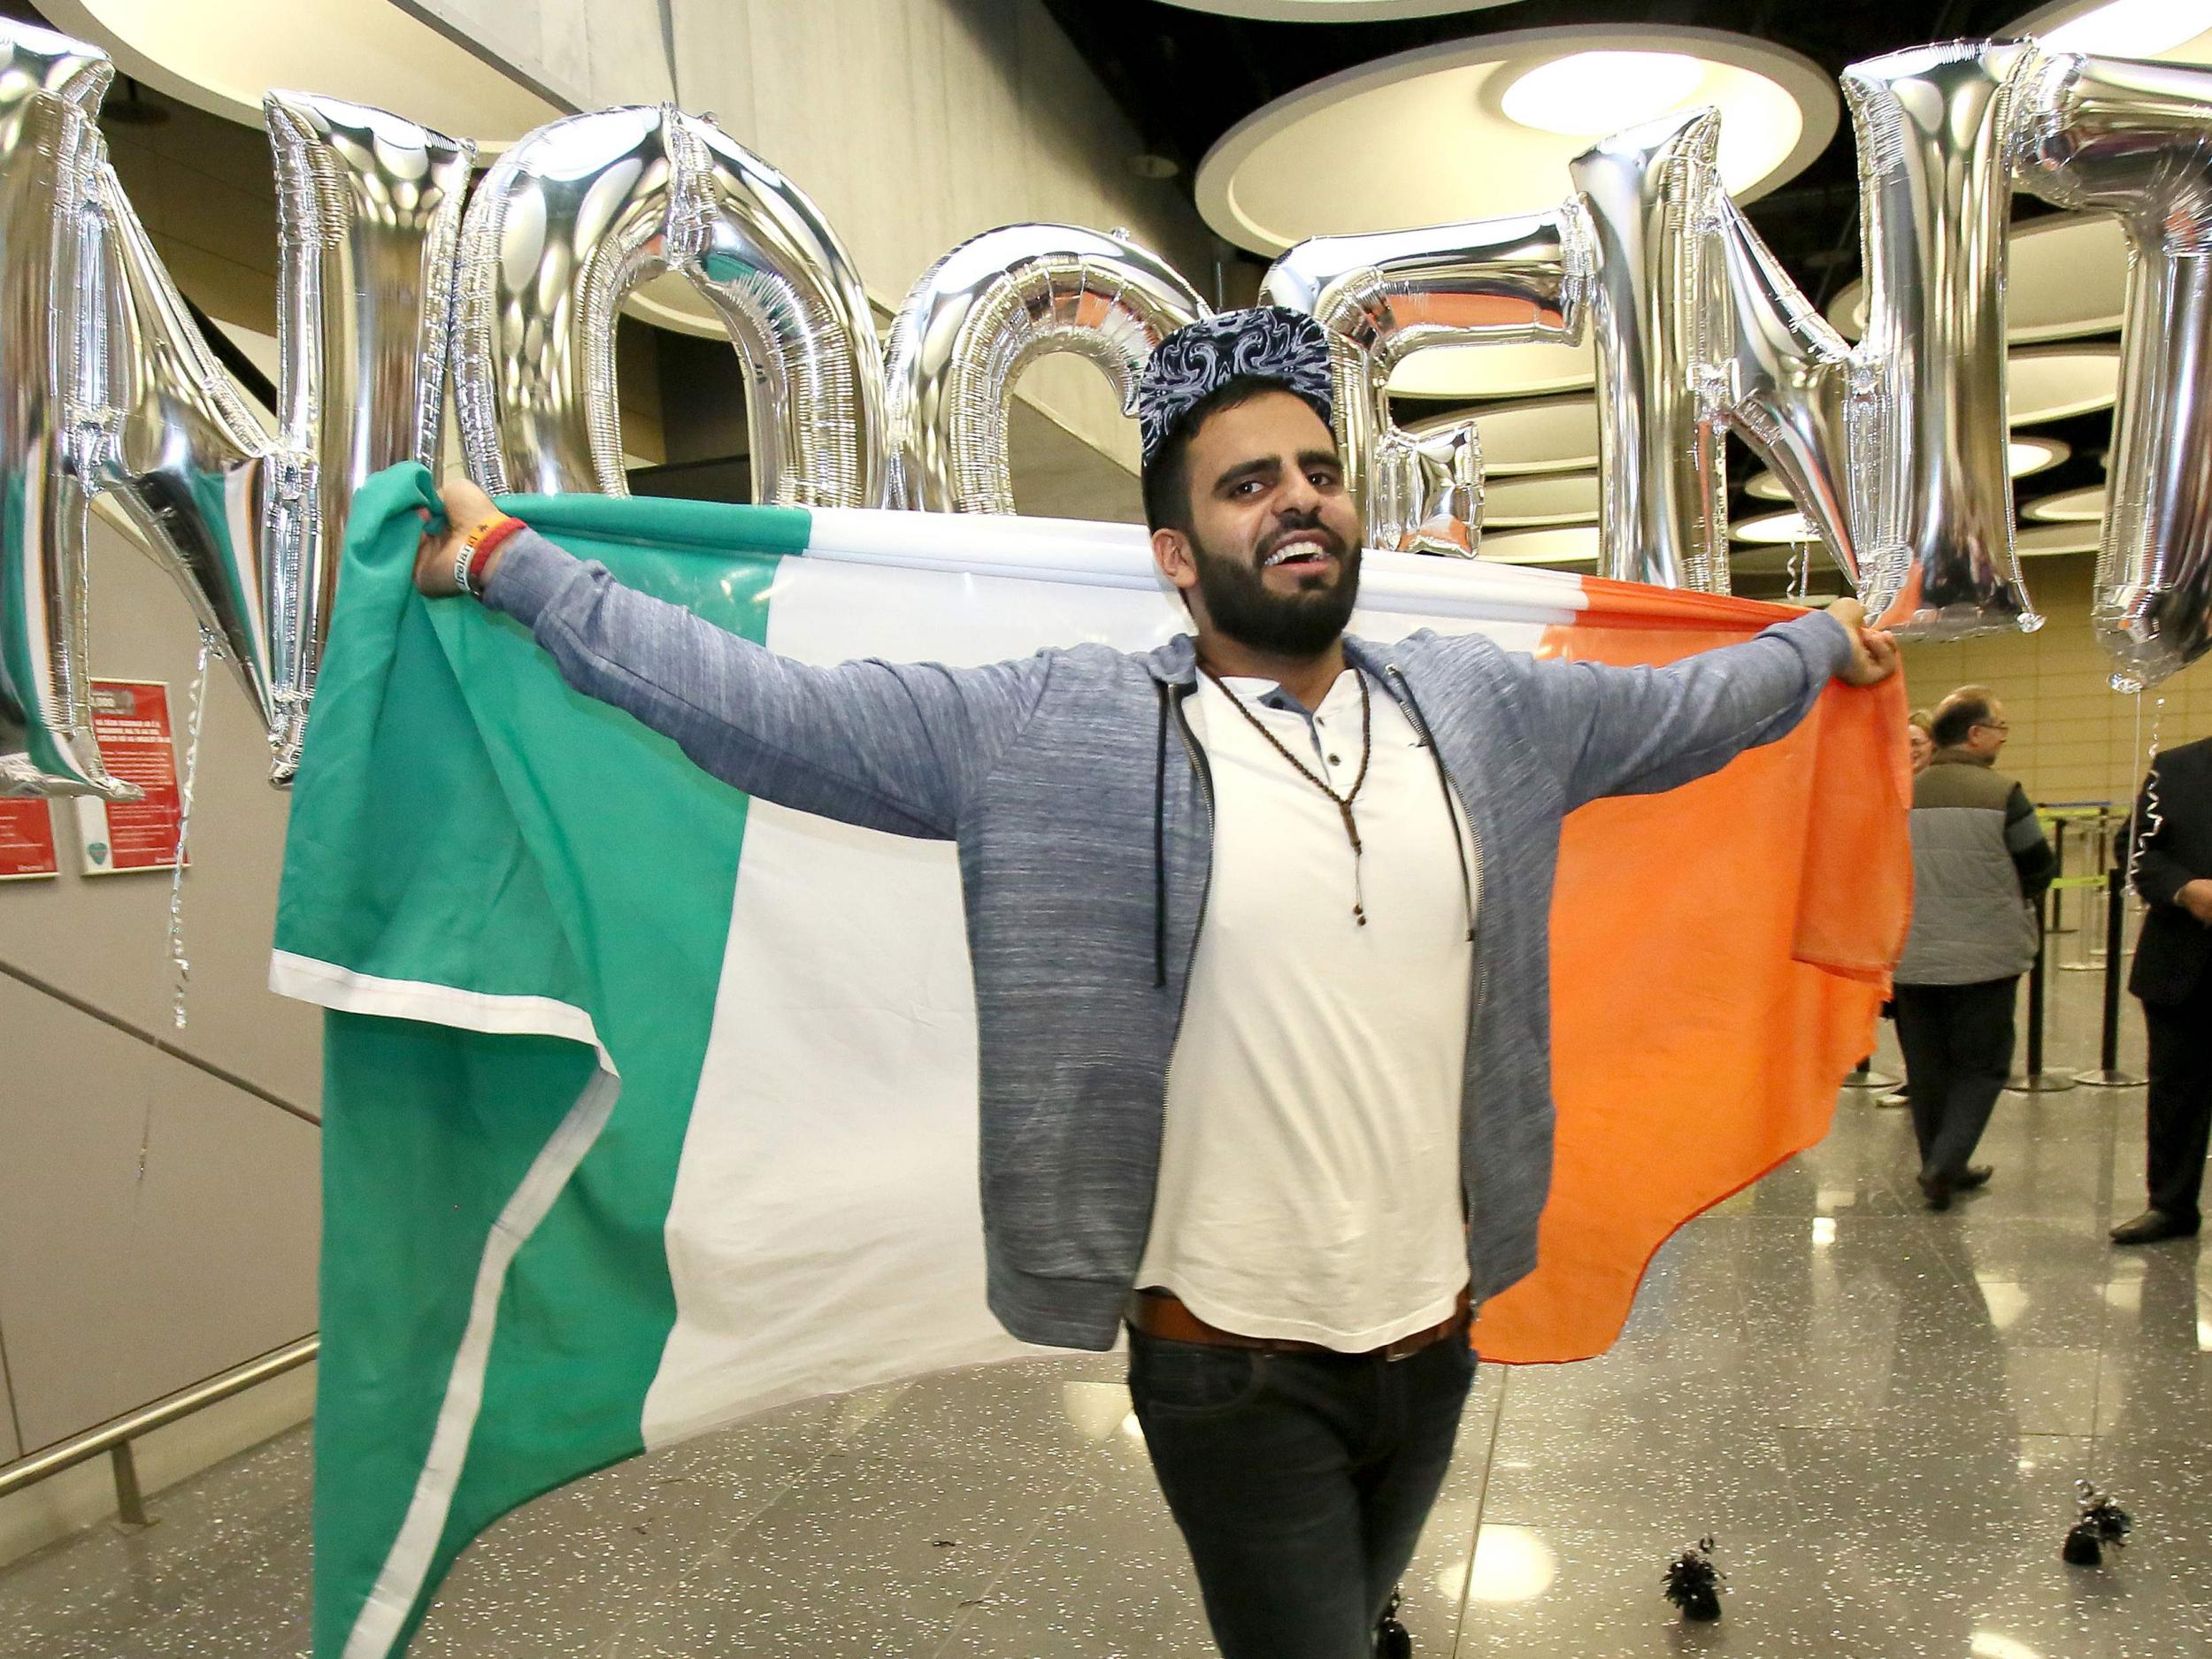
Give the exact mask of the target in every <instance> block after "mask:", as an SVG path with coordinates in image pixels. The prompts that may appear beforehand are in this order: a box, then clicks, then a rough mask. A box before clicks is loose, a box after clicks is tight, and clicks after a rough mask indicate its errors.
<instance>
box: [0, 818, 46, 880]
mask: <svg viewBox="0 0 2212 1659" xmlns="http://www.w3.org/2000/svg"><path fill="white" fill-rule="evenodd" d="M60 871H61V860H60V859H59V858H58V857H56V856H55V854H54V808H53V803H51V802H49V801H27V800H21V799H6V798H0V881H30V880H35V879H37V878H39V877H41V876H51V875H57V874H58V873H60Z"/></svg>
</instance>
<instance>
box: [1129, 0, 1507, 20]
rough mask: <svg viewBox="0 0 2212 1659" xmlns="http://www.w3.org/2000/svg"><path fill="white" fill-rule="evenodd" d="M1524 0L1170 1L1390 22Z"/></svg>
mask: <svg viewBox="0 0 2212 1659" xmlns="http://www.w3.org/2000/svg"><path fill="white" fill-rule="evenodd" d="M1520 3H1521V0H1167V4H1170V5H1171V6H1180V7H1182V9H1183V10H1184V11H1186V12H1211V13H1212V14H1213V15H1214V16H1216V17H1217V18H1249V19H1252V20H1253V21H1254V22H1256V23H1389V22H1394V21H1395V20H1396V19H1400V18H1434V17H1441V16H1443V15H1444V13H1446V12H1484V11H1487V10H1489V9H1490V8H1492V7H1494V6H1509V5H1518V4H1520Z"/></svg>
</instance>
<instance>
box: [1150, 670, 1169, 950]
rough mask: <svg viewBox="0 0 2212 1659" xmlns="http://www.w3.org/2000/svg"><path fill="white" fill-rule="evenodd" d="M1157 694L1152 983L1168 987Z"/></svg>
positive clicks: (1163, 774) (1163, 741) (1163, 740)
mask: <svg viewBox="0 0 2212 1659" xmlns="http://www.w3.org/2000/svg"><path fill="white" fill-rule="evenodd" d="M1153 685H1154V687H1155V689H1156V690H1157V691H1158V692H1159V694H1160V731H1159V736H1158V741H1156V743H1155V744H1154V746H1153V751H1152V983H1153V986H1154V987H1155V988H1157V989H1164V988H1165V987H1166V986H1167V700H1168V695H1169V694H1168V688H1167V683H1166V682H1165V681H1164V680H1155V681H1154V682H1153Z"/></svg>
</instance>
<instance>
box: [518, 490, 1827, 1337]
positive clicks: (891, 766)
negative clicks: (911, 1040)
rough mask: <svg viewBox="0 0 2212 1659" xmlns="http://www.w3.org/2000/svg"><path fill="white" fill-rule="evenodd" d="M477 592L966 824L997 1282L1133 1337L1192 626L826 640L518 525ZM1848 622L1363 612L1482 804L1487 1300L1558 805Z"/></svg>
mask: <svg viewBox="0 0 2212 1659" xmlns="http://www.w3.org/2000/svg"><path fill="white" fill-rule="evenodd" d="M485 600H486V602H487V603H488V604H490V605H491V606H492V607H493V608H494V609H495V610H499V611H505V612H507V613H508V614H510V615H511V616H513V617H515V618H518V619H519V620H521V621H522V622H524V623H525V624H526V625H528V626H530V628H531V629H532V630H533V632H534V634H535V636H536V638H537V640H538V641H539V643H540V644H541V645H542V646H543V647H544V648H545V649H546V650H548V651H549V652H550V653H551V655H552V657H553V658H554V660H555V662H556V663H557V664H558V665H559V668H560V672H561V673H562V675H563V677H564V678H565V680H567V681H568V682H569V684H571V685H572V686H573V687H576V688H577V689H579V690H580V691H583V692H585V693H587V694H588V695H593V696H595V697H599V698H602V699H603V700H605V701H607V702H609V703H613V704H615V705H616V706H618V707H619V708H622V709H626V710H628V711H629V712H630V713H632V714H634V716H636V717H637V718H639V719H640V720H641V721H643V722H644V723H645V724H646V725H647V726H651V727H653V728H654V729H656V730H657V731H660V732H663V733H666V734H667V735H668V736H669V737H671V738H672V739H674V740H675V741H676V742H677V743H678V744H679V745H680V747H681V748H682V749H683V750H684V752H685V753H686V754H687V755H689V756H690V757H692V759H694V760H695V761H696V762H698V764H700V765H701V766H703V767H704V768H705V769H706V770H707V771H708V772H711V773H713V774H714V775H715V776H716V777H718V778H721V779H723V780H726V781H727V782H729V783H731V784H733V785H734V786H736V787H738V788H740V789H743V790H745V791H747V792H749V794H752V795H757V796H759V797H760V798H761V799H763V800H766V801H772V802H776V803H780V804H782V805H784V806H787V807H790V808H794V809H795V810H800V811H806V812H815V813H819V814H822V815H823V816H826V817H828V818H838V819H841V820H843V821H845V822H847V823H850V824H857V825H862V826H867V827H869V828H872V829H879V830H887V831H889V832H891V833H894V834H900V835H913V836H920V837H925V838H928V839H933V840H939V841H952V842H954V843H955V844H956V847H957V849H958V853H959V862H960V872H961V879H962V887H963V896H964V905H965V909H966V915H967V933H968V947H969V952H970V956H971V958H972V964H973V968H974V975H975V996H976V1020H977V1034H978V1040H979V1082H980V1095H981V1102H980V1104H981V1113H982V1117H981V1125H980V1134H981V1163H982V1171H981V1176H982V1198H983V1220H984V1230H985V1249H986V1254H987V1262H988V1286H989V1292H988V1294H989V1297H990V1304H991V1308H992V1310H993V1312H994V1313H995V1314H996V1315H997V1317H998V1318H999V1319H1000V1321H1001V1322H1002V1324H1003V1325H1005V1326H1006V1328H1007V1329H1008V1330H1009V1331H1010V1332H1011V1333H1013V1334H1014V1335H1015V1336H1017V1337H1018V1338H1020V1339H1022V1340H1025V1341H1029V1342H1036V1343H1043V1344H1048V1345H1051V1346H1055V1347H1063V1348H1109V1347H1110V1346H1112V1344H1113V1341H1114V1339H1115V1336H1116V1333H1117V1329H1118V1322H1119V1317H1120V1312H1121V1308H1122V1304H1123V1302H1124V1299H1125V1297H1126V1295H1127V1294H1128V1293H1129V1291H1130V1290H1131V1288H1132V1287H1133V1281H1134V1278H1135V1274H1136V1271H1137V1265H1138V1263H1139V1261H1140V1259H1141V1256H1142V1255H1143V1251H1144V1247H1145V1241H1146V1238H1147V1235H1148V1233H1149V1231H1150V1225H1151V1217H1152V1203H1153V1194H1154V1187H1155V1182H1156V1175H1157V1171H1158V1167H1159V1158H1160V1141H1161V1132H1162V1121H1163V1115H1164V1105H1165V1100H1166V1078H1167V1068H1168V1060H1169V1056H1171V1054H1172V1052H1173V1051H1174V1048H1175V1040H1176V1034H1177V1032H1178V1030H1179V1025H1180V1022H1181V1018H1182V1012H1183V1002H1184V993H1185V987H1186V986H1187V983H1188V980H1189V975H1190V967H1191V959H1192V955H1193V953H1194V950H1195V949H1196V947H1197V939H1198V933H1199V929H1200V927H1201V926H1202V925H1203V921H1204V918H1205V910H1206V889H1207V879H1208V876H1209V873H1210V867H1211V858H1212V848H1211V841H1212V810H1211V801H1210V788H1211V785H1210V778H1209V773H1208V771H1207V766H1206V757H1205V754H1204V752H1203V750H1202V748H1201V747H1200V745H1199V744H1198V742H1197V741H1195V739H1194V736H1193V734H1192V732H1191V729H1190V726H1189V725H1188V723H1187V720H1186V718H1185V716H1184V703H1185V700H1186V699H1187V697H1188V696H1189V695H1190V694H1191V692H1192V690H1193V688H1194V685H1195V683H1196V664H1195V658H1194V649H1193V641H1191V640H1190V639H1189V638H1188V637H1184V638H1181V639H1178V640H1176V641H1172V642H1171V643H1169V644H1167V645H1164V646H1162V647H1161V648H1160V649H1157V650H1155V651H1152V652H1149V653H1147V654H1144V655H1133V654H1130V653H1126V652H1123V651H1118V650H1114V649H1109V648H1107V647H1104V646H1099V645H1079V646H1075V647H1071V648H1069V649H1053V650H1044V651H1040V652H1039V653H1037V655H1035V656H1034V657H1028V658H1026V659H1024V660H1022V661H1018V662H1007V663H996V664H990V665H987V666H985V667H980V668H948V667H943V666H941V665H938V664H895V663H884V662H877V661H865V662H849V663H844V664H840V665H838V666H836V667H833V668H821V667H813V666H810V665H807V664H802V663H798V662H795V661H793V660H791V659H789V658H787V657H779V656H777V655H775V654H774V653H772V652H770V651H768V650H765V649H762V648H760V647H759V646H757V645H754V644H752V643H750V642H749V641H744V640H741V639H738V638H736V637H734V636H733V635H731V634H726V633H724V632H723V631H721V630H720V629H718V628H716V627H714V626H711V625H710V624H708V623H704V622H702V621H700V620H699V619H698V618H695V617H694V616H692V615H691V614H690V613H689V612H688V611H683V610H681V609H680V608H678V607H675V606H672V605H668V604H664V603H661V602H659V601H657V600H655V599H651V598H649V597H647V596H645V595H641V594H637V593H634V592H631V591H629V590H628V589H626V588H623V587H621V586H620V585H619V584H618V583H617V582H615V581H614V580H612V579H611V577H610V576H609V575H608V573H607V571H606V569H605V567H604V566H603V565H597V564H587V563H584V562H581V561H580V560H578V559H576V558H573V557H571V556H570V555H568V554H566V553H564V552H562V551H561V550H560V549H557V548H556V547H554V546H553V545H552V544H551V543H549V542H548V541H544V540H543V539H542V538H541V537H539V536H537V535H535V534H531V533H529V532H524V533H522V534H518V535H517V536H516V537H515V538H514V539H513V540H511V541H509V542H508V544H507V547H506V550H505V553H504V556H503V558H502V560H501V562H500V564H499V565H498V567H497V569H496V572H495V574H494V575H493V577H492V579H491V580H490V582H489V584H488V592H487V593H486V595H485ZM1850 650H1851V642H1850V637H1849V635H1848V634H1847V632H1846V631H1845V629H1844V628H1843V627H1842V626H1840V625H1839V623H1837V622H1836V621H1835V619H1834V618H1831V617H1827V616H1824V615H1822V614H1819V613H1814V614H1811V615H1808V616H1804V617H1800V618H1793V619H1792V620H1790V621H1787V622H1784V623H1781V624H1778V625H1777V626H1774V627H1771V628H1769V629H1767V630H1766V632H1764V633H1763V634H1760V635H1759V636H1758V637H1756V638H1755V639H1753V640H1750V641H1746V642H1744V643H1743V644H1740V645H1735V646H1731V647H1728V648H1726V649H1720V650H1714V651H1709V652H1705V653H1702V654H1701V655H1698V656H1694V657H1689V658H1686V659H1685V660H1684V661H1681V662H1678V663H1676V664H1671V665H1670V666H1668V667H1665V668H1656V669H1654V668H1628V669H1619V668H1608V667H1603V666H1600V665H1596V664H1588V663H1570V662H1563V661H1542V660H1538V659H1536V658H1533V657H1527V656H1525V655H1521V654H1518V653H1513V652H1509V651H1506V650H1503V649H1501V648H1500V647H1499V646H1498V645H1496V644H1495V643H1494V641H1490V640H1488V639H1486V638H1484V637H1483V636H1481V635H1479V634H1467V635H1461V636H1454V637H1443V636H1440V635H1438V634H1433V633H1431V632H1426V631H1425V632H1422V633H1419V634H1413V635H1411V636H1410V637H1409V638H1407V639H1403V640H1400V641H1397V642H1396V643H1394V644H1389V645H1378V644H1371V643H1369V642H1367V641H1362V640H1356V639H1352V638H1349V637H1348V638H1347V639H1346V641H1345V652H1346V655H1347V657H1348V658H1349V659H1350V661H1351V662H1352V664H1354V665H1356V667H1357V668H1359V669H1360V670H1361V671H1362V672H1364V673H1366V674H1368V675H1370V676H1371V678H1372V680H1373V681H1374V683H1375V685H1376V686H1377V687H1379V688H1380V689H1382V690H1384V691H1386V692H1387V693H1388V695H1391V696H1393V697H1394V698H1396V699H1397V700H1398V702H1399V703H1400V704H1401V706H1402V708H1403V709H1404V710H1405V711H1406V714H1407V716H1408V718H1409V719H1410V720H1411V722H1412V724H1413V725H1414V726H1415V728H1416V729H1417V730H1418V731H1421V732H1424V733H1427V734H1428V735H1429V738H1430V740H1431V746H1432V749H1433V750H1434V753H1435V755H1436V757H1437V758H1438V759H1439V761H1440V766H1441V775H1442V777H1443V778H1444V779H1446V780H1448V787H1451V788H1452V789H1453V790H1454V791H1455V794H1456V795H1457V796H1458V798H1459V801H1460V803H1461V805H1462V807H1463V810H1464V812H1465V814H1466V818H1467V820H1468V822H1469V823H1470V825H1471V826H1472V828H1473V830H1474V840H1475V848H1476V856H1477V858H1478V860H1479V864H1480V872H1479V874H1480V886H1481V892H1482V911H1481V916H1480V918H1479V926H1478V929H1477V940H1476V946H1475V971H1474V974H1473V976H1472V987H1473V988H1472V990H1471V994H1470V998H1469V1007H1468V1021H1469V1029H1468V1042H1467V1064H1466V1078H1465V1084H1464V1088H1463V1094H1462V1107H1461V1126H1460V1151H1461V1159H1460V1162H1461V1171H1462V1176H1461V1187H1462V1192H1463V1196H1464V1199H1465V1202H1466V1211H1467V1215H1468V1218H1469V1225H1468V1231H1467V1255H1468V1267H1469V1271H1470V1273H1471V1288H1472V1294H1473V1295H1474V1296H1475V1297H1476V1299H1477V1300H1478V1301H1479V1300H1480V1299H1482V1298H1485V1297H1488V1296H1492V1295H1494V1294H1497V1293H1498V1292H1499V1291H1502V1290H1503V1289H1504V1288H1505V1287H1506V1286H1509V1285H1510V1284H1512V1283H1513V1282H1514V1281H1515V1280H1517V1279H1520V1278H1521V1277H1523V1276H1524V1275H1525V1274H1526V1273H1527V1272H1528V1271H1530V1270H1531V1269H1532V1267H1534V1266H1535V1264H1536V1230H1537V1221H1538V1218H1539V1217H1540V1215H1541V1214H1542V1212H1543V1208H1544V1201H1545V1198H1546V1195H1547V1194H1548V1190H1549V1187H1550V1182H1551V1156H1552V1098H1551V1066H1550V1018H1551V987H1550V975H1549V966H1548V944H1549V933H1550V921H1551V895H1552V879H1553V872H1554V869H1555V864H1556V862H1557V857H1558V850H1559V832H1560V823H1561V820H1562V819H1563V818H1565V817H1566V815H1567V814H1568V813H1569V812H1571V811H1572V810H1574V809H1575V808H1577V807H1578V806H1580V805H1582V804H1583V803H1585V802H1587V801H1594V800H1596V799H1598V798H1599V797H1600V796H1602V795H1636V794H1648V793H1654V792H1656V791H1659V790H1663V789H1668V788H1671V787H1674V786H1676V785H1677V784H1680V783H1684V782H1686V781H1688V780H1691V779H1694V778H1698V777H1701V776H1703V775H1704V774H1706V773H1708V772H1715V771H1717V770H1718V769H1719V768H1720V767H1722V766H1724V765H1725V764H1727V763H1728V761H1729V760H1730V759H1732V757H1734V756H1736V755H1737V754H1739V753H1740V752H1741V751H1743V750H1744V749H1750V748H1752V747H1754V746H1755V745H1757V744H1761V743H1766V742H1770V741H1773V740H1774V739H1776V738H1778V737H1780V736H1782V735H1783V734H1784V733H1786V732H1788V731H1789V730H1790V729H1791V728H1792V727H1793V726H1795V725H1796V724H1797V723H1798V722H1799V721H1800V720H1801V719H1802V718H1804V717H1805V715H1806V714H1807V712H1808V711H1809V710H1810V709H1811V708H1812V706H1813V703H1814V702H1815V701H1816V699H1817V698H1818V696H1819V695H1820V693H1821V691H1822V689H1823V688H1824V687H1825V686H1826V685H1827V683H1828V681H1829V680H1830V679H1831V677H1832V676H1833V675H1834V674H1835V673H1836V672H1837V671H1838V670H1839V669H1840V668H1842V667H1843V666H1844V664H1846V663H1847V660H1848V659H1849V656H1850ZM1623 897H1624V902H1634V895H1623Z"/></svg>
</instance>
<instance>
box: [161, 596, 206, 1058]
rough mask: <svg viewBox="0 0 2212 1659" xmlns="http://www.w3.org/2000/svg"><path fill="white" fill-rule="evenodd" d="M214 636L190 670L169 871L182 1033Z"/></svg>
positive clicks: (177, 1018) (174, 980)
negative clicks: (190, 883) (187, 923)
mask: <svg viewBox="0 0 2212 1659" xmlns="http://www.w3.org/2000/svg"><path fill="white" fill-rule="evenodd" d="M216 650H217V646H216V642H215V636H214V635H213V634H211V633H209V632H208V631H207V630H206V629H205V628H202V629H201V630H200V660H199V663H198V665H197V666H196V667H195V668H194V670H193V671H192V712H191V715H190V717H189V718H188V719H187V720H186V722H185V736H184V777H183V780H182V781H181V782H180V785H179V786H178V793H177V848H176V857H175V859H174V860H173V862H172V864H171V865H170V870H169V971H170V974H171V984H172V987H173V989H172V993H171V1000H170V1007H169V1018H170V1022H171V1023H172V1024H173V1025H174V1026H175V1027H176V1029H177V1030H179V1031H182V1030H183V1029H184V1025H185V1020H186V1018H187V1014H186V1009H185V992H186V988H187V987H188V986H189V985H190V984H191V981H192V963H191V960H190V958H189V957H188V956H186V955H185V954H184V855H185V843H186V841H188V839H189V837H190V835H191V833H192V785H193V782H194V780H195V779H196V777H197V776H198V774H199V770H200V717H201V715H202V714H204V712H205V711H206V708H207V664H208V661H209V659H210V658H211V657H213V656H214V655H215V654H216Z"/></svg>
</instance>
